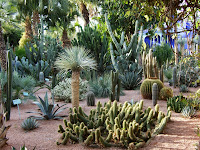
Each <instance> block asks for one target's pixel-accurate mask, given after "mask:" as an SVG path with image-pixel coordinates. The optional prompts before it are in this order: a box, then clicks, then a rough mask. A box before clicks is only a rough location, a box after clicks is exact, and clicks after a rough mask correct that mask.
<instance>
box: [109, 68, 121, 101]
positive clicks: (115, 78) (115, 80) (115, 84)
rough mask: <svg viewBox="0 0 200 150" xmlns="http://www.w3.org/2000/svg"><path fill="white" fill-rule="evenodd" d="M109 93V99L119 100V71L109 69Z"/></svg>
mask: <svg viewBox="0 0 200 150" xmlns="http://www.w3.org/2000/svg"><path fill="white" fill-rule="evenodd" d="M111 77H112V78H111V80H112V83H111V94H110V99H111V101H114V100H117V101H119V97H120V88H121V81H120V79H119V72H114V71H111Z"/></svg>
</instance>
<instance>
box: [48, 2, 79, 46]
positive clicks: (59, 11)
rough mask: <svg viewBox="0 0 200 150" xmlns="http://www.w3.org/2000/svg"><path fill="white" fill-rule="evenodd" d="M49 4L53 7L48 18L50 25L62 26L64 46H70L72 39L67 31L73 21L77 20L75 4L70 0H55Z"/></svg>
mask: <svg viewBox="0 0 200 150" xmlns="http://www.w3.org/2000/svg"><path fill="white" fill-rule="evenodd" d="M49 6H50V7H51V9H49V11H48V14H47V18H46V22H47V24H48V26H51V27H59V28H62V38H61V41H62V43H63V47H70V46H71V41H70V39H69V37H68V33H67V31H68V30H69V28H70V25H71V21H73V20H75V16H76V15H78V12H77V10H76V6H75V4H74V3H72V2H70V1H69V0H55V1H53V2H52V3H50V4H49Z"/></svg>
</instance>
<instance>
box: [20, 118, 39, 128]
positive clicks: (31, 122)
mask: <svg viewBox="0 0 200 150" xmlns="http://www.w3.org/2000/svg"><path fill="white" fill-rule="evenodd" d="M21 127H22V128H23V129H24V130H26V131H30V130H33V129H36V128H38V122H37V121H36V120H35V119H33V118H27V119H25V120H24V121H23V122H22V124H21Z"/></svg>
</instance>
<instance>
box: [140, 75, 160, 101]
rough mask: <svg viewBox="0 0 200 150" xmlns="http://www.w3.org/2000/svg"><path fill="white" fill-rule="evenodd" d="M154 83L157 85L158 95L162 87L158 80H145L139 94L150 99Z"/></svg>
mask: <svg viewBox="0 0 200 150" xmlns="http://www.w3.org/2000/svg"><path fill="white" fill-rule="evenodd" d="M154 83H157V85H158V93H160V90H161V89H162V88H163V87H164V85H163V83H162V81H160V80H159V79H145V80H144V81H143V82H142V85H141V87H140V92H141V95H142V97H143V98H145V99H152V86H153V84H154Z"/></svg>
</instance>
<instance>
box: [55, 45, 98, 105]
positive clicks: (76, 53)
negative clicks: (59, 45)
mask: <svg viewBox="0 0 200 150" xmlns="http://www.w3.org/2000/svg"><path fill="white" fill-rule="evenodd" d="M55 65H56V66H57V67H58V68H60V69H61V70H63V71H68V70H69V69H70V70H71V71H72V83H71V90H72V107H73V108H74V107H76V108H78V107H79V78H80V71H81V70H82V69H95V67H96V62H95V60H94V59H92V58H91V56H90V55H89V51H86V50H85V49H84V48H83V47H71V48H68V49H66V50H65V52H64V53H61V54H60V55H59V57H58V59H57V60H56V62H55Z"/></svg>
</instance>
